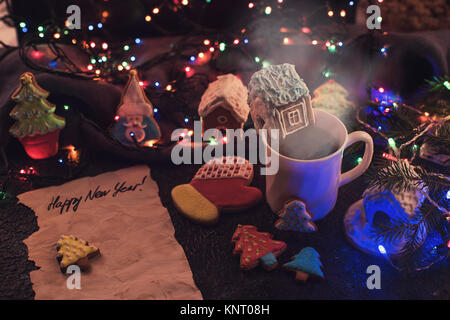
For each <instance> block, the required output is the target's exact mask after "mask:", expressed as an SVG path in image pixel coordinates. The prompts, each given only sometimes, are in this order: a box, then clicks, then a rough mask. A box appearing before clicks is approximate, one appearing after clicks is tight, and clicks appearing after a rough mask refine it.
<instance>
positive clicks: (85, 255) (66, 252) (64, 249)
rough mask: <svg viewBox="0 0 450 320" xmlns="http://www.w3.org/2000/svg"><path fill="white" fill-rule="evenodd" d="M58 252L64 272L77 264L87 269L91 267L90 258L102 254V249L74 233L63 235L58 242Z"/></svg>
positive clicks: (82, 268)
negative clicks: (73, 234)
mask: <svg viewBox="0 0 450 320" xmlns="http://www.w3.org/2000/svg"><path fill="white" fill-rule="evenodd" d="M56 249H57V250H58V253H57V254H56V258H57V259H58V261H59V266H60V268H61V271H62V272H65V270H66V269H67V267H68V266H70V265H73V264H76V265H78V266H79V267H80V268H81V270H83V271H85V270H88V269H89V268H90V263H89V259H91V258H94V257H96V256H98V255H99V254H100V249H99V248H97V247H94V246H90V245H89V243H88V242H87V241H85V240H81V239H78V238H77V237H74V236H72V235H70V236H66V235H62V236H61V238H60V239H59V240H58V242H57V243H56Z"/></svg>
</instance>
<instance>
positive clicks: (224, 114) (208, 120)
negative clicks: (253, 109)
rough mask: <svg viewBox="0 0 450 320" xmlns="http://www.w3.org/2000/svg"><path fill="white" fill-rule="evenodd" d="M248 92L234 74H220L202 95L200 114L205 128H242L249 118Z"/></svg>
mask: <svg viewBox="0 0 450 320" xmlns="http://www.w3.org/2000/svg"><path fill="white" fill-rule="evenodd" d="M247 98H248V92H247V88H246V87H245V86H244V84H243V83H242V81H241V80H240V79H239V78H238V77H236V76H235V75H233V74H231V73H230V74H226V75H222V76H218V77H217V80H216V81H213V82H211V83H210V84H209V86H208V88H207V89H206V91H205V93H204V94H203V96H202V100H201V101H200V105H199V107H198V114H199V115H200V116H201V117H202V124H203V130H207V129H212V128H217V129H240V128H242V127H243V125H244V122H245V121H246V120H247V118H248V114H249V112H250V108H249V106H248V104H247Z"/></svg>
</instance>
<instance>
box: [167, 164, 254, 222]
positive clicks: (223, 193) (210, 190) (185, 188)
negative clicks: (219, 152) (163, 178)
mask: <svg viewBox="0 0 450 320" xmlns="http://www.w3.org/2000/svg"><path fill="white" fill-rule="evenodd" d="M252 179H253V165H252V164H251V163H249V162H248V161H247V160H245V159H242V158H238V157H231V158H230V157H223V158H222V159H214V160H212V161H210V162H209V163H207V164H205V165H203V166H202V167H201V168H200V169H199V170H198V171H197V173H196V175H195V177H194V178H193V179H192V181H191V182H190V183H189V184H183V185H179V186H176V187H175V188H173V189H172V199H173V202H174V204H175V206H176V207H177V209H178V210H179V211H180V212H181V213H182V214H184V215H185V216H186V217H188V218H189V219H192V220H194V221H196V222H199V223H204V224H213V223H216V222H217V221H218V219H219V212H233V211H240V210H244V209H247V208H250V207H252V206H254V205H255V204H257V203H258V202H259V201H260V200H261V198H262V193H261V190H259V189H257V188H255V187H249V186H248V185H249V184H250V183H251V182H252Z"/></svg>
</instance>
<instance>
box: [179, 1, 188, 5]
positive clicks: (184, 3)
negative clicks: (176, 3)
mask: <svg viewBox="0 0 450 320" xmlns="http://www.w3.org/2000/svg"><path fill="white" fill-rule="evenodd" d="M181 4H182V5H183V6H187V5H188V4H189V0H182V1H181Z"/></svg>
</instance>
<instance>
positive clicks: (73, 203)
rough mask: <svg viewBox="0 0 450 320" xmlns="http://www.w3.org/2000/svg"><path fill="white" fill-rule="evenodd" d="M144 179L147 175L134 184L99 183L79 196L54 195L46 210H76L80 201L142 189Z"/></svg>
mask: <svg viewBox="0 0 450 320" xmlns="http://www.w3.org/2000/svg"><path fill="white" fill-rule="evenodd" d="M146 179H147V176H144V177H143V178H142V181H141V182H139V183H135V184H129V183H128V182H127V181H118V182H117V183H115V184H114V187H113V188H107V187H104V186H100V185H99V186H97V187H96V188H95V190H94V189H90V190H89V191H88V192H87V194H86V195H81V196H79V197H78V196H76V197H71V198H62V197H61V196H60V195H56V196H53V197H52V200H51V201H50V203H49V204H48V206H47V210H48V211H52V210H57V211H58V212H59V214H62V213H63V212H69V211H73V212H76V211H77V210H78V207H79V206H80V203H82V202H86V201H92V200H95V199H100V198H103V197H108V196H111V197H113V198H115V197H117V196H118V195H120V194H121V193H125V192H130V191H136V190H138V191H142V188H140V187H141V186H143V185H144V183H145V180H146Z"/></svg>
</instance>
